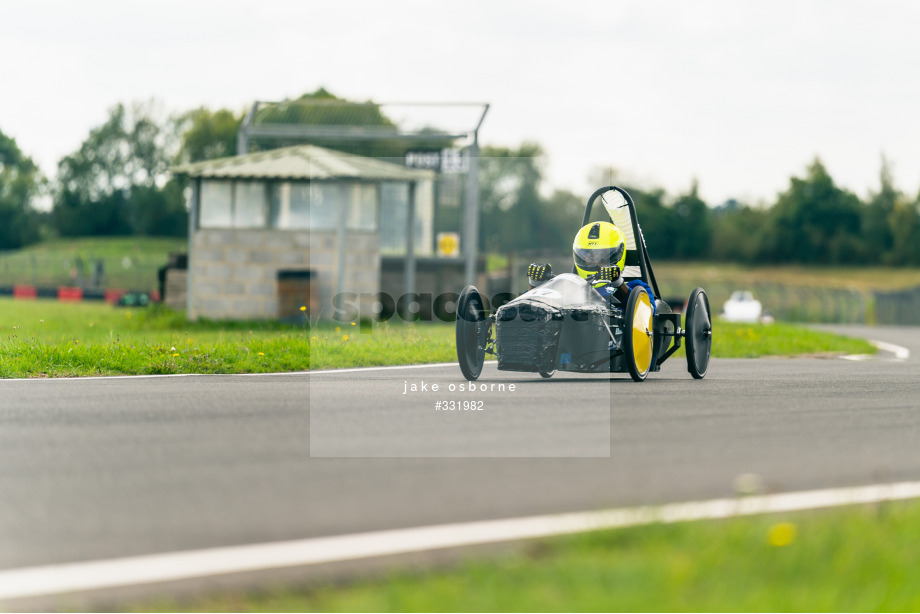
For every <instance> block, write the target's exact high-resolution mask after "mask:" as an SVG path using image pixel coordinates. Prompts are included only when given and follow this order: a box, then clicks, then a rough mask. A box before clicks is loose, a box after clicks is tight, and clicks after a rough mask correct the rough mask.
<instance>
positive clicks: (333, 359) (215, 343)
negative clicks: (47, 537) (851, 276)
mask: <svg viewBox="0 0 920 614" xmlns="http://www.w3.org/2000/svg"><path fill="white" fill-rule="evenodd" d="M0 326H2V331H3V334H2V336H0V377H5V378H10V377H73V376H87V375H147V374H168V373H270V372H280V371H302V370H307V369H329V368H344V367H364V366H377V365H398V364H423V363H435V362H452V361H454V360H456V352H455V349H454V329H453V325H452V324H448V323H418V324H402V323H393V324H379V325H374V326H359V325H358V324H357V323H351V322H347V323H342V324H340V325H334V324H323V325H320V326H316V327H313V328H309V327H307V326H294V325H285V324H279V323H274V322H188V321H186V320H185V318H184V316H183V315H182V314H181V313H177V312H172V311H169V310H166V309H161V308H148V309H139V308H127V309H126V308H114V307H110V306H108V305H102V304H94V303H73V304H66V303H59V302H55V301H16V300H12V299H0ZM874 352H875V348H873V347H872V346H871V345H869V344H868V343H866V342H865V341H863V340H860V339H852V338H849V337H843V336H839V335H832V334H829V333H824V332H818V331H812V330H808V329H803V328H799V327H796V326H791V325H785V324H774V325H769V326H762V325H741V324H723V323H718V322H717V323H716V328H715V337H714V344H713V356H715V357H721V358H738V357H759V356H789V355H799V354H845V353H846V354H865V353H874ZM681 354H682V352H681ZM678 359H679V356H678V355H675V356H674V357H673V358H672V360H678Z"/></svg>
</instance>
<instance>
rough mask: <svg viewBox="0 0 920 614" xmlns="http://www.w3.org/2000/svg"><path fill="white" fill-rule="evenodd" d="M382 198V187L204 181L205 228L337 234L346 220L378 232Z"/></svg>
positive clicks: (201, 223) (349, 225) (202, 219)
mask: <svg viewBox="0 0 920 614" xmlns="http://www.w3.org/2000/svg"><path fill="white" fill-rule="evenodd" d="M400 185H402V186H404V187H405V186H406V184H400ZM379 194H380V188H379V186H378V184H376V183H361V182H355V181H350V182H335V181H313V182H306V181H282V182H270V183H268V184H266V183H265V182H261V181H213V180H203V181H202V182H201V206H200V213H199V226H200V227H201V228H277V229H280V230H335V229H336V228H338V227H339V225H340V224H341V220H342V219H343V218H344V221H345V227H346V228H348V229H349V230H360V231H369V232H373V231H375V230H377V217H378V208H379V205H380V202H379V201H380V197H379ZM403 215H404V216H405V214H403Z"/></svg>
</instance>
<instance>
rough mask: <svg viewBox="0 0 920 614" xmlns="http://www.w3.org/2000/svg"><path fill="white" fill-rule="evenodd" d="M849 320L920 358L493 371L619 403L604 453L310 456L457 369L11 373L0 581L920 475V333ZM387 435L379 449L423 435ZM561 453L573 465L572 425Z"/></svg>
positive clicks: (545, 394)
mask: <svg viewBox="0 0 920 614" xmlns="http://www.w3.org/2000/svg"><path fill="white" fill-rule="evenodd" d="M848 330H850V331H851V332H852V333H853V334H859V335H865V336H867V337H869V338H872V339H877V340H881V341H887V342H891V343H896V344H898V345H901V346H904V347H907V348H908V349H910V351H911V356H910V358H909V359H907V360H903V361H899V360H894V359H893V358H892V357H890V356H889V355H885V354H883V355H882V356H880V357H879V358H878V359H875V360H871V361H864V362H858V361H847V360H840V359H816V358H808V359H767V360H714V361H713V363H712V365H711V367H710V373H709V374H708V376H707V377H706V379H704V380H702V381H696V380H693V379H691V378H690V376H689V375H688V374H687V373H686V368H685V365H683V364H681V363H679V362H674V363H668V364H667V365H665V366H664V367H663V369H662V371H661V372H660V373H657V374H653V375H651V376H650V377H649V379H648V381H646V382H645V383H643V384H634V383H632V382H631V381H630V380H629V378H628V376H616V377H615V378H614V379H612V380H610V381H609V383H608V380H607V379H606V378H605V379H603V380H602V381H596V380H597V379H598V378H580V377H559V376H557V377H556V378H553V379H552V380H548V381H542V380H540V379H539V377H538V376H535V377H530V376H523V377H522V376H521V374H506V373H498V372H497V371H495V370H494V367H487V371H486V373H485V375H484V377H485V379H487V380H489V381H496V382H497V381H507V382H511V381H515V382H519V388H518V390H516V391H515V393H514V395H516V396H514V397H513V398H514V404H515V406H516V407H522V408H527V407H531V408H534V411H535V412H538V411H539V412H544V413H545V412H547V411H548V410H551V411H553V412H556V413H557V414H558V415H560V416H570V417H571V416H573V415H574V416H577V415H578V406H579V404H580V403H583V401H584V399H585V398H586V395H587V397H588V398H591V395H601V396H600V397H599V398H605V399H608V400H609V406H610V409H609V442H608V444H609V457H602V458H317V457H311V455H310V452H311V450H310V405H311V404H313V405H317V404H321V405H322V406H323V407H325V408H337V409H338V410H339V415H340V416H341V421H342V423H343V424H345V425H347V424H349V423H351V424H354V423H355V421H359V420H360V419H361V417H362V416H366V415H367V414H368V413H374V412H378V413H379V412H384V411H387V408H388V407H391V406H393V405H395V404H398V403H400V402H402V401H400V394H401V392H402V390H403V382H405V381H407V380H413V379H421V378H424V379H428V380H429V381H437V382H440V383H442V384H448V383H456V384H459V383H461V382H462V381H463V380H462V377H461V376H460V373H459V370H458V369H457V368H456V367H454V366H450V367H432V368H425V369H419V370H412V375H411V376H409V375H408V373H409V372H410V370H374V371H351V372H347V373H338V374H336V373H318V374H312V375H303V374H299V375H275V376H188V377H164V378H100V379H88V380H54V381H48V380H43V381H0V569H10V568H18V567H26V566H34V565H41V564H49V563H63V562H71V561H82V560H93V559H105V558H110V557H120V556H128V555H136V554H147V553H155V552H169V551H177V550H193V549H198V548H207V547H215V546H227V545H237V544H249V543H262V542H272V541H280V540H290V539H300V538H305V537H316V536H324V535H339V534H348V533H355V532H360V531H371V530H382V529H393V528H402V527H415V526H423V525H435V524H441V523H448V522H463V521H472V520H484V519H493V518H506V517H515V516H525V515H534V514H546V513H556V512H567V511H582V510H591V509H598V508H604V507H611V506H617V507H622V506H631V505H641V504H655V503H665V502H674V501H685V500H692V499H705V498H710V497H724V496H729V495H731V494H732V492H733V483H734V480H735V478H736V477H737V476H738V475H739V474H742V473H756V474H758V475H760V476H761V477H762V479H763V481H764V483H765V485H766V488H767V490H768V491H769V492H783V491H794V490H806V489H813V488H824V487H835V486H852V485H860V484H870V483H878V482H894V481H901V480H917V479H920V452H918V450H920V394H918V392H920V385H918V371H920V369H918V365H920V329H915V328H908V329H895V328H872V329H867V330H856V329H848ZM596 391H602V392H596ZM480 398H485V399H486V401H488V400H489V397H487V396H483V397H480ZM605 402H607V401H605ZM432 411H433V408H432ZM488 411H489V409H488V406H487V407H486V410H485V411H484V412H483V414H482V415H485V414H486V413H487V412H488ZM448 418H451V419H454V418H463V419H465V418H467V416H465V415H463V414H457V415H455V416H448ZM573 421H574V422H578V420H577V419H574V420H573ZM329 424H332V425H333V426H334V425H335V421H334V420H333V421H332V422H331V423H329ZM329 424H326V427H328V426H329ZM519 424H520V425H521V426H520V429H521V438H522V440H527V439H529V438H534V437H535V438H539V437H541V436H542V435H541V432H542V430H543V429H545V427H546V423H545V421H543V420H537V421H535V422H534V424H533V426H530V427H528V426H527V423H526V422H520V423H519ZM562 424H565V422H564V421H563V422H562ZM343 428H344V427H343ZM604 428H606V426H605V425H604ZM346 430H347V429H346ZM572 433H576V432H575V431H572ZM425 436H426V434H425V433H423V434H422V437H423V438H424V437H425ZM578 436H579V437H580V433H578ZM381 438H383V439H386V440H387V441H388V442H389V443H388V446H387V447H385V448H382V449H377V450H376V451H375V453H380V452H381V450H382V451H383V452H384V453H392V452H393V451H394V450H396V451H397V452H398V450H399V443H400V438H404V439H405V443H406V444H407V445H409V444H411V443H412V442H416V441H418V434H413V433H411V432H405V431H403V432H382V433H381ZM367 443H368V442H367V441H365V440H362V441H357V442H354V446H355V447H354V449H352V450H351V453H354V454H357V455H360V454H361V453H362V450H366V449H367V448H366V447H363V446H365V445H366V444H367ZM549 443H550V444H551V445H559V446H560V447H559V449H558V450H557V452H559V453H560V454H562V455H565V454H571V453H572V452H573V450H575V451H576V453H577V446H575V447H573V446H571V445H569V444H570V443H571V442H567V440H566V431H565V429H564V428H563V429H562V430H561V431H560V432H559V433H558V437H557V438H556V439H554V440H552V441H549ZM339 444H340V445H342V446H344V450H345V451H348V450H349V448H348V445H349V442H348V441H347V439H343V440H341V441H340V442H339ZM393 446H395V447H393ZM473 450H474V451H477V452H483V453H489V450H490V449H489V448H488V447H484V448H476V446H475V444H474V447H473Z"/></svg>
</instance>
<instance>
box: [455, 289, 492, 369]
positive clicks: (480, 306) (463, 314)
mask: <svg viewBox="0 0 920 614" xmlns="http://www.w3.org/2000/svg"><path fill="white" fill-rule="evenodd" d="M488 334H489V321H488V318H487V317H486V310H485V305H484V303H483V300H482V295H481V294H479V290H477V289H476V286H467V287H466V288H464V289H463V292H461V293H460V297H459V298H458V299H457V362H458V363H460V371H462V372H463V377H465V378H466V379H467V380H468V381H474V380H476V379H479V375H480V374H481V373H482V365H483V363H485V360H486V347H485V344H486V338H487V337H488Z"/></svg>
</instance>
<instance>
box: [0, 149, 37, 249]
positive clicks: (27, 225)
mask: <svg viewBox="0 0 920 614" xmlns="http://www.w3.org/2000/svg"><path fill="white" fill-rule="evenodd" d="M42 184H43V179H42V177H41V173H40V172H39V170H38V167H37V166H36V165H35V163H34V162H33V161H32V159H31V158H29V157H28V156H26V155H25V154H23V153H22V151H21V150H20V149H19V146H18V145H17V144H16V141H15V140H14V139H13V138H11V137H9V136H7V135H5V134H3V132H2V131H0V249H16V248H19V247H22V246H23V245H27V244H29V243H32V242H34V241H37V240H38V236H39V215H40V214H39V213H38V212H37V211H36V210H35V209H34V207H33V206H32V201H33V200H34V199H35V197H36V196H38V194H39V190H40V189H41V186H42Z"/></svg>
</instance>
